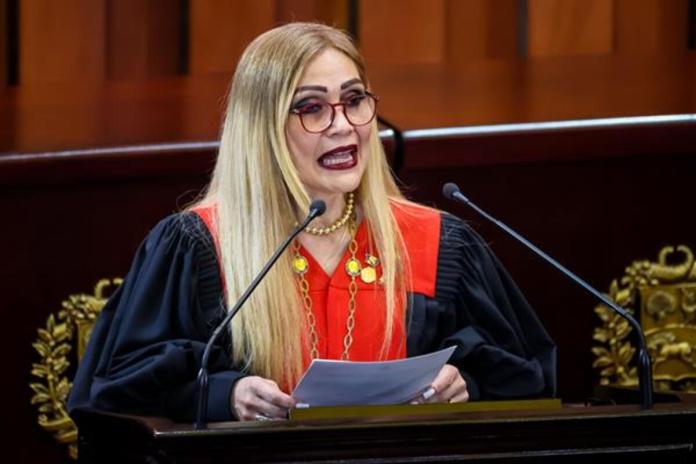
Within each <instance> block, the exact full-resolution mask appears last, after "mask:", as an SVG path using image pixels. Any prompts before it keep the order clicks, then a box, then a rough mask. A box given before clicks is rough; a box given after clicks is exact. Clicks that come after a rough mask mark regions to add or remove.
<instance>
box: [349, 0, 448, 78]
mask: <svg viewBox="0 0 696 464" xmlns="http://www.w3.org/2000/svg"><path fill="white" fill-rule="evenodd" d="M446 3H447V2H446V1H445V0H433V1H430V2H422V1H420V0H381V1H379V2H361V3H360V12H359V32H358V37H359V38H360V45H361V49H362V51H363V54H364V55H365V59H366V60H367V62H368V64H370V63H383V64H405V63H419V64H437V63H442V62H443V61H444V59H445V56H446V44H445V38H446V25H447V19H446V17H445V13H446Z"/></svg>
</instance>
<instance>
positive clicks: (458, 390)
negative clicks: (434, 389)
mask: <svg viewBox="0 0 696 464" xmlns="http://www.w3.org/2000/svg"><path fill="white" fill-rule="evenodd" d="M466 391H467V390H466V382H465V381H464V379H462V378H461V377H459V378H457V379H456V380H455V381H454V382H452V384H451V385H450V386H449V387H447V389H446V390H445V391H443V392H442V393H441V394H440V395H439V399H440V401H441V402H443V403H448V402H449V403H454V402H457V401H458V399H459V398H461V397H462V396H463V395H464V394H465V393H466Z"/></svg>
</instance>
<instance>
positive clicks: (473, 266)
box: [70, 23, 555, 420]
mask: <svg viewBox="0 0 696 464" xmlns="http://www.w3.org/2000/svg"><path fill="white" fill-rule="evenodd" d="M376 105H377V97H375V96H374V95H373V94H372V93H371V92H370V87H369V82H368V80H367V77H366V74H365V68H364V65H363V61H362V58H361V57H360V55H359V54H358V52H357V50H356V49H355V47H354V45H353V43H352V42H351V40H350V39H349V38H348V37H347V36H346V35H345V34H343V33H341V32H339V31H337V30H335V29H333V28H330V27H327V26H323V25H319V24H308V23H293V24H288V25H285V26H282V27H279V28H276V29H273V30H271V31H269V32H266V33H264V34H263V35H261V36H260V37H258V38H257V39H256V40H254V42H252V43H251V44H250V45H249V47H248V48H247V50H246V51H245V52H244V54H243V56H242V58H241V60H240V62H239V64H238V67H237V71H236V73H235V76H234V79H233V83H232V87H231V90H230V95H229V104H228V108H227V113H226V118H225V121H224V124H223V130H222V140H221V147H220V153H219V157H218V162H217V166H216V168H215V172H214V174H213V178H212V181H211V184H210V186H209V188H208V190H207V193H206V195H205V197H204V198H203V199H202V200H201V201H200V202H199V203H198V204H197V205H194V206H193V207H192V208H190V210H189V211H187V212H184V213H182V214H179V215H174V216H172V217H170V218H167V219H165V220H164V221H162V222H161V223H160V224H159V225H158V226H157V227H155V229H154V230H153V231H152V232H151V233H150V235H149V236H148V237H147V239H146V240H145V242H144V244H143V245H142V246H141V248H140V250H139V252H138V254H137V256H136V259H135V262H134V264H133V268H132V269H131V271H130V273H129V274H128V276H127V278H126V280H125V282H124V284H123V285H122V286H121V288H120V289H119V291H118V293H117V294H116V295H114V297H113V298H112V299H111V300H110V302H109V303H108V305H107V306H106V307H105V308H104V310H103V313H102V316H101V317H100V319H99V321H98V322H97V324H96V325H95V328H94V331H93V334H92V338H91V341H90V344H89V348H88V350H87V353H86V355H85V357H84V358H83V360H82V362H81V365H80V368H79V371H78V374H77V376H76V379H75V383H74V386H73V392H72V396H71V399H70V407H71V409H74V408H80V407H87V408H99V409H107V410H127V411H133V412H139V413H145V414H156V415H167V416H170V417H173V418H175V419H182V420H190V419H191V418H192V417H193V409H194V404H195V391H196V373H197V371H198V368H199V362H200V358H201V352H202V349H203V346H204V344H205V341H206V340H207V339H208V338H209V336H210V333H211V330H212V328H213V327H215V325H217V323H218V322H219V321H220V320H221V319H222V317H224V311H225V308H226V303H229V302H234V301H236V299H237V298H238V296H239V295H240V294H241V292H243V290H244V289H245V288H246V286H247V285H248V284H249V282H251V280H252V279H253V277H254V276H255V274H256V273H257V272H258V271H259V269H261V267H262V266H263V264H264V263H265V261H266V260H267V259H268V257H269V256H270V255H271V254H272V252H273V250H274V249H275V248H276V247H277V246H278V244H279V243H280V242H281V241H282V240H283V239H284V238H285V237H286V236H287V235H288V233H289V232H290V230H291V229H292V228H293V226H294V225H295V224H296V223H297V222H298V221H299V220H301V219H302V218H303V217H304V215H305V214H306V212H307V210H308V205H309V203H310V201H311V200H312V199H322V200H324V201H325V202H326V205H327V210H326V213H325V214H324V215H322V216H321V217H320V218H318V219H317V220H315V221H314V222H313V223H312V224H310V227H309V228H308V229H306V230H305V231H304V232H302V233H301V234H300V236H299V238H298V240H297V241H296V242H295V243H294V245H293V246H292V249H291V250H290V251H289V252H287V253H285V255H284V256H283V257H282V258H281V260H280V261H278V263H277V264H276V266H275V267H274V268H273V269H272V271H271V272H270V273H269V274H268V275H267V277H266V279H265V280H264V282H263V283H262V284H261V285H260V286H259V288H258V289H257V290H256V292H255V293H254V294H253V296H252V297H251V299H250V300H249V301H248V302H247V304H246V306H245V307H244V308H243V310H242V311H240V313H239V314H238V315H237V316H236V317H235V320H234V321H233V323H232V329H231V333H230V334H229V336H228V337H227V338H226V339H224V340H222V341H221V342H220V343H219V345H218V346H217V347H216V351H215V352H214V354H213V356H211V361H212V363H211V364H212V368H211V372H212V374H211V376H210V400H209V402H208V411H207V417H208V418H209V419H210V420H230V419H235V418H236V419H241V420H249V419H253V418H258V417H261V416H265V417H271V418H280V417H285V416H286V413H287V409H288V408H291V407H292V406H293V404H294V402H293V399H292V397H291V396H290V394H289V393H290V392H291V391H292V388H293V387H294V385H295V384H296V383H297V381H298V379H299V378H300V376H301V375H302V373H303V372H304V370H305V369H306V367H307V366H308V364H309V363H310V362H311V360H312V359H313V358H332V359H348V360H356V361H360V360H385V359H398V358H403V357H406V356H412V355H417V354H423V353H427V352H431V351H434V350H437V349H439V348H442V347H445V346H450V345H455V346H457V349H456V351H455V353H454V354H453V356H452V358H451V359H450V363H451V364H447V365H446V366H445V367H444V368H443V369H442V371H441V372H440V373H439V374H438V376H437V378H436V379H435V381H434V382H433V384H432V388H431V389H430V390H429V391H428V392H426V394H425V395H424V396H423V397H421V398H417V399H414V400H415V401H430V402H433V401H442V402H445V401H450V402H451V401H467V400H468V399H470V398H474V399H477V398H510V397H525V396H542V395H547V396H548V395H552V394H553V392H554V388H555V387H554V383H555V380H554V362H555V360H554V356H555V348H554V346H553V343H552V342H551V340H550V339H549V338H548V336H547V335H546V333H545V331H544V330H543V328H542V326H541V325H540V323H539V322H538V320H537V318H536V317H535V315H534V313H533V311H532V310H531V308H529V306H528V304H527V303H526V301H525V300H524V298H523V297H522V296H521V294H520V293H519V292H518V290H517V289H516V287H515V286H514V284H513V282H512V281H511V280H510V278H509V277H508V275H507V274H506V273H505V271H504V270H503V268H502V267H501V266H500V264H499V263H498V261H497V260H496V259H495V257H494V256H493V255H492V253H491V252H490V250H489V249H488V248H487V247H486V245H485V244H484V243H483V242H482V241H481V240H480V239H479V238H478V237H477V236H476V235H475V234H474V233H473V232H472V231H471V230H470V229H468V228H467V227H466V226H465V225H464V224H462V223H461V222H460V221H459V220H457V219H455V218H454V217H452V216H449V215H446V214H442V213H440V212H438V211H436V210H432V209H429V208H425V207H421V206H418V205H415V204H413V203H410V202H408V201H406V200H405V199H404V198H403V197H402V195H401V194H400V192H399V190H398V188H397V187H396V185H395V183H394V180H393V179H392V177H391V175H390V171H389V168H388V166H387V164H386V161H385V156H384V152H383V148H382V145H381V142H380V140H379V137H378V133H377V124H376V121H375V117H374V116H375V112H376Z"/></svg>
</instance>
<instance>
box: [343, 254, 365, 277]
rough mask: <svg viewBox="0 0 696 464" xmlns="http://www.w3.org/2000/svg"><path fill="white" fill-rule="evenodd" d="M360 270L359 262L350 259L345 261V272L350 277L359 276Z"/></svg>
mask: <svg viewBox="0 0 696 464" xmlns="http://www.w3.org/2000/svg"><path fill="white" fill-rule="evenodd" d="M361 268H362V266H361V265H360V261H358V260H357V259H355V258H350V259H349V260H348V261H346V272H347V273H348V275H349V276H351V277H355V276H358V275H360V271H361Z"/></svg>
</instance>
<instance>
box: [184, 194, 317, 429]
mask: <svg viewBox="0 0 696 464" xmlns="http://www.w3.org/2000/svg"><path fill="white" fill-rule="evenodd" d="M325 212H326V203H324V202H323V201H322V200H314V201H313V202H312V203H311V204H310V205H309V213H307V217H306V218H305V220H304V221H302V223H301V224H300V225H298V226H297V227H295V229H294V230H293V231H292V233H291V234H290V235H289V236H288V237H287V238H286V239H285V241H284V242H283V243H282V244H281V245H280V246H279V247H278V249H277V250H276V251H275V252H274V253H273V255H272V256H271V258H270V259H269V260H268V262H267V263H266V265H265V266H264V267H263V269H261V272H259V273H258V275H257V276H256V277H255V278H254V280H253V281H252V282H251V284H250V285H249V287H248V288H247V289H246V290H245V291H244V293H242V296H240V297H239V300H237V302H236V303H235V305H234V306H233V307H232V309H230V310H229V311H228V312H227V315H226V316H225V318H224V319H223V320H222V322H221V323H220V324H218V326H217V327H216V328H215V330H214V331H213V334H212V335H211V336H210V339H209V340H208V343H207V344H206V345H205V349H204V350H203V356H202V357H201V368H200V370H199V371H198V405H197V409H196V424H195V427H196V430H203V429H205V428H206V426H207V422H206V417H205V413H206V411H207V410H208V358H210V351H211V350H212V348H213V344H214V343H215V341H216V340H217V339H218V338H219V337H220V334H221V333H222V331H223V330H224V329H225V327H227V325H228V324H229V323H230V321H231V320H232V318H233V317H234V315H235V314H237V312H238V311H239V309H240V308H241V307H242V306H243V305H244V303H245V302H246V300H247V299H248V298H249V296H251V294H252V293H253V292H254V290H256V287H257V286H258V285H259V283H261V281H262V280H263V278H264V277H266V274H268V271H270V270H271V268H272V267H273V265H274V264H275V263H276V261H278V258H280V255H281V254H283V252H284V251H285V249H286V248H287V247H288V246H289V245H290V243H291V242H292V241H293V239H294V238H295V237H297V236H298V235H299V233H300V232H302V231H303V230H304V228H305V227H307V224H309V223H310V222H312V221H313V220H314V219H316V218H317V217H319V216H321V215H322V214H324V213H325Z"/></svg>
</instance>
